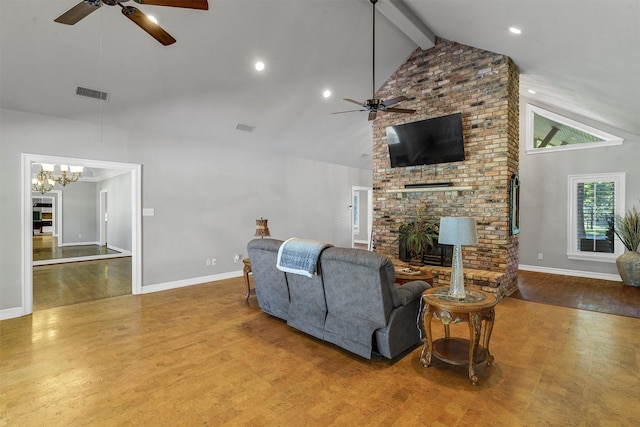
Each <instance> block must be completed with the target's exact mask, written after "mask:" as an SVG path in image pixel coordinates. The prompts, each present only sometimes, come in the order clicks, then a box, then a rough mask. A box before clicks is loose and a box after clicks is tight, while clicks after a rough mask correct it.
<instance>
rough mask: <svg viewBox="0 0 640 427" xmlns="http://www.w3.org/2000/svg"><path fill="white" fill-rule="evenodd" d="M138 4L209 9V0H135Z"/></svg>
mask: <svg viewBox="0 0 640 427" xmlns="http://www.w3.org/2000/svg"><path fill="white" fill-rule="evenodd" d="M133 1H135V2H136V3H138V4H150V5H153V6H171V7H184V8H187V9H200V10H209V3H207V0H133Z"/></svg>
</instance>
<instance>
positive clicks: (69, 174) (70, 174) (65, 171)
mask: <svg viewBox="0 0 640 427" xmlns="http://www.w3.org/2000/svg"><path fill="white" fill-rule="evenodd" d="M54 168H55V165H50V164H42V165H41V166H40V172H38V174H37V175H36V177H35V178H33V179H32V180H31V189H32V190H33V191H37V192H39V193H40V194H44V193H47V192H49V191H51V190H53V186H54V185H55V184H56V182H57V183H58V184H60V185H62V186H63V187H64V186H66V185H67V184H70V183H72V182H76V181H77V180H78V179H79V178H81V177H82V171H83V169H84V168H83V167H82V166H67V165H60V176H58V177H56V176H54V175H53V172H54Z"/></svg>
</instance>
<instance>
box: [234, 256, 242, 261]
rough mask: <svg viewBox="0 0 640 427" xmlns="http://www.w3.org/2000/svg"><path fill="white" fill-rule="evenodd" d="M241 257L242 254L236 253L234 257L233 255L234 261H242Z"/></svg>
mask: <svg viewBox="0 0 640 427" xmlns="http://www.w3.org/2000/svg"><path fill="white" fill-rule="evenodd" d="M240 258H241V256H240V255H236V256H234V257H233V262H240Z"/></svg>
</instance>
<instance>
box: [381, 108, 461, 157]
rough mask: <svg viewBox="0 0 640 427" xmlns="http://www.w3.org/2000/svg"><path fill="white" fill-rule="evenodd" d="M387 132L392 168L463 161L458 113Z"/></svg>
mask: <svg viewBox="0 0 640 427" xmlns="http://www.w3.org/2000/svg"><path fill="white" fill-rule="evenodd" d="M386 131H387V145H388V146H389V158H390V159H391V167H392V168H397V167H403V166H417V165H432V164H436V163H449V162H459V161H461V160H464V137H463V135H462V114H461V113H456V114H450V115H448V116H442V117H436V118H433V119H427V120H421V121H418V122H413V123H406V124H403V125H398V126H389V127H387V128H386Z"/></svg>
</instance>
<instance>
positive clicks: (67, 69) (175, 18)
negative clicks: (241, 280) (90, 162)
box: [0, 0, 640, 168]
mask: <svg viewBox="0 0 640 427" xmlns="http://www.w3.org/2000/svg"><path fill="white" fill-rule="evenodd" d="M77 2H78V0H2V1H0V107H2V108H7V109H11V110H17V111H25V112H31V113H37V114H44V115H48V116H55V117H61V118H67V119H72V120H80V121H86V122H91V123H96V125H98V126H117V127H121V128H126V129H138V130H148V131H152V132H158V133H161V134H168V135H175V136H179V137H181V138H185V139H194V140H203V141H208V142H210V143H211V144H212V145H215V144H234V143H242V144H246V145H247V146H255V147H261V148H265V147H268V149H270V150H278V151H282V152H289V153H291V154H294V155H297V156H300V157H304V158H311V159H317V160H321V161H327V162H333V163H339V164H345V165H349V166H355V167H362V168H369V167H371V123H370V122H368V121H367V117H366V114H365V113H352V114H338V115H333V114H331V113H332V112H336V111H342V110H349V109H352V108H353V105H352V104H349V103H347V102H345V101H343V100H342V98H353V99H357V100H365V99H367V98H370V97H371V86H372V82H371V61H372V52H371V5H370V4H369V2H368V0H209V10H207V11H198V10H189V9H183V8H173V7H159V6H150V5H144V4H142V5H140V4H137V3H133V2H132V1H131V2H128V3H127V4H130V5H135V6H136V7H138V8H139V9H140V10H142V11H143V12H145V13H147V14H153V15H155V16H156V17H157V18H158V21H159V23H160V25H162V27H163V28H164V29H165V30H166V31H167V32H169V33H170V34H171V35H172V36H173V37H175V38H176V39H177V42H176V43H175V44H173V45H170V46H162V45H161V44H160V43H158V42H157V41H155V40H154V39H153V38H151V37H150V36H149V35H147V34H146V33H144V32H143V31H142V30H141V29H140V28H138V27H137V26H136V25H134V24H133V23H132V22H131V21H129V20H128V19H126V18H124V17H123V16H122V14H121V13H120V8H118V7H108V6H106V5H105V6H103V7H102V8H100V9H99V10H97V11H96V12H94V13H92V14H90V15H89V16H87V17H86V18H85V19H83V20H82V21H80V22H78V23H77V24H76V25H73V26H68V25H63V24H59V23H56V22H54V21H53V20H54V18H56V17H57V16H59V15H61V14H62V13H63V12H65V11H66V10H68V9H69V8H71V7H72V6H74V5H75V4H76V3H77ZM377 8H378V14H377V21H376V80H377V81H376V87H379V86H380V85H381V84H382V83H383V82H384V81H385V80H386V79H387V78H388V77H389V76H390V75H391V74H392V73H393V71H394V70H395V69H396V68H397V67H399V66H400V65H401V64H402V63H403V62H404V60H405V59H406V58H407V57H408V56H409V55H410V53H411V52H412V51H413V50H415V49H416V48H417V47H419V46H420V47H424V48H428V47H429V40H430V38H431V40H432V36H433V35H436V36H439V37H442V38H445V39H448V40H453V41H457V42H459V43H463V44H467V45H471V46H475V47H478V48H482V49H486V50H490V51H493V52H497V53H503V54H506V55H509V56H511V57H512V58H513V59H514V61H515V63H516V64H517V65H518V66H519V67H520V70H521V78H520V83H521V93H522V94H523V95H526V96H527V97H529V98H530V99H531V100H533V101H534V102H537V103H539V104H541V105H543V106H553V107H555V108H557V110H558V111H559V112H562V111H563V110H564V111H571V112H573V113H575V114H578V115H579V116H582V117H584V118H586V119H588V120H592V121H596V122H599V123H603V124H605V125H607V126H608V127H609V128H610V129H619V130H621V131H622V132H625V133H630V134H634V135H639V136H640V24H639V23H640V2H638V1H637V0H616V1H610V0H583V1H580V2H576V1H573V0H555V1H553V2H549V1H547V2H541V1H539V0H473V1H472V0H429V1H426V0H404V1H397V0H379V3H378V5H377ZM398 26H399V27H400V28H398ZM509 27H518V28H520V29H521V30H522V34H520V35H514V34H512V33H510V32H509ZM257 60H261V61H263V62H264V63H265V70H264V71H262V72H257V71H256V70H255V69H254V63H255V62H256V61H257ZM78 86H82V87H86V88H90V89H96V90H101V91H105V92H108V94H109V98H108V100H107V101H97V100H94V99H88V98H84V97H80V96H77V95H76V87H78ZM325 89H329V90H331V92H332V95H331V97H329V98H324V97H323V96H322V93H323V91H324V90H325ZM528 90H534V91H535V92H536V94H535V95H531V94H529V93H528V92H527V91H528ZM355 107H357V106H355ZM238 124H243V125H248V126H252V127H255V129H254V130H253V132H245V131H239V130H236V126H237V125H238Z"/></svg>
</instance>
